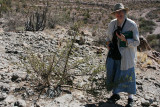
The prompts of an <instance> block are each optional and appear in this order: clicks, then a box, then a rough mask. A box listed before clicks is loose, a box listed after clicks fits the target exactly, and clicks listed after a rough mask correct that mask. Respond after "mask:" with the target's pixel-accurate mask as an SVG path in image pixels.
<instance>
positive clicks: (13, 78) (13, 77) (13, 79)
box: [11, 74, 19, 82]
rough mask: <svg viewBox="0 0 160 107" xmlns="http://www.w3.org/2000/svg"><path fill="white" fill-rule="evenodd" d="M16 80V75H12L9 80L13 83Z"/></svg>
mask: <svg viewBox="0 0 160 107" xmlns="http://www.w3.org/2000/svg"><path fill="white" fill-rule="evenodd" d="M18 78H19V76H18V75H17V74H13V75H12V78H11V80H12V82H14V81H16V80H17V79H18Z"/></svg>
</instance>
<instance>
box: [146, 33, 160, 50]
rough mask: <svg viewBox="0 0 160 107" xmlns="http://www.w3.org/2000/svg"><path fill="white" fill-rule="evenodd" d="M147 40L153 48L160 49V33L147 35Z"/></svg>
mask: <svg viewBox="0 0 160 107" xmlns="http://www.w3.org/2000/svg"><path fill="white" fill-rule="evenodd" d="M147 41H148V43H149V44H150V46H151V47H152V48H153V49H155V50H157V51H160V44H159V43H160V34H157V35H149V36H147Z"/></svg>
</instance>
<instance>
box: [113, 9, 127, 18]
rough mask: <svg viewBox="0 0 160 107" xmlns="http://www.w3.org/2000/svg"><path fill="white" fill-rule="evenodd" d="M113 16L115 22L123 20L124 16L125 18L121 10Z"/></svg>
mask: <svg viewBox="0 0 160 107" xmlns="http://www.w3.org/2000/svg"><path fill="white" fill-rule="evenodd" d="M115 16H116V18H117V20H123V19H124V16H125V13H124V11H123V10H120V11H117V12H116V13H115Z"/></svg>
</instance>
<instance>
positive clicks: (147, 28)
mask: <svg viewBox="0 0 160 107" xmlns="http://www.w3.org/2000/svg"><path fill="white" fill-rule="evenodd" d="M154 26H156V24H155V23H154V22H153V21H149V20H145V19H144V18H140V19H139V32H140V34H146V33H148V32H149V33H151V32H152V31H153V30H154Z"/></svg>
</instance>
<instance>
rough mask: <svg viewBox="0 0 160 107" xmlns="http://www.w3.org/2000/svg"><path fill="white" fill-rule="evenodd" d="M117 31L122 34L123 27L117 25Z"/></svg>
mask: <svg viewBox="0 0 160 107" xmlns="http://www.w3.org/2000/svg"><path fill="white" fill-rule="evenodd" d="M116 32H117V34H118V35H121V34H122V28H121V27H120V26H118V27H117V29H116V30H115V33H116Z"/></svg>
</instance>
